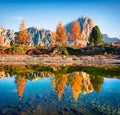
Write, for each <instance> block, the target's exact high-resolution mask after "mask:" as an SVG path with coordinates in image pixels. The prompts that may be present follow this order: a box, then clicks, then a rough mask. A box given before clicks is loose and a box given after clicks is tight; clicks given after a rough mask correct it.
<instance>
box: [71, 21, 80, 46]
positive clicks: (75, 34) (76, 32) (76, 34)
mask: <svg viewBox="0 0 120 115" xmlns="http://www.w3.org/2000/svg"><path fill="white" fill-rule="evenodd" d="M80 29H81V28H80V25H79V23H78V21H77V20H75V21H74V22H73V25H72V28H71V36H70V38H71V40H72V41H75V45H76V44H77V40H81V39H82V34H81V30H80Z"/></svg>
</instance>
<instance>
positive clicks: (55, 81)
mask: <svg viewBox="0 0 120 115" xmlns="http://www.w3.org/2000/svg"><path fill="white" fill-rule="evenodd" d="M66 83H67V76H66V75H65V74H63V75H59V76H57V77H53V78H52V86H53V87H54V88H56V92H57V94H58V99H59V100H60V99H61V96H62V94H63V92H64V89H65V86H66Z"/></svg>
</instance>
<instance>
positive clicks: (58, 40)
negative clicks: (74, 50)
mask: <svg viewBox="0 0 120 115" xmlns="http://www.w3.org/2000/svg"><path fill="white" fill-rule="evenodd" d="M19 30H20V31H19V32H18V33H17V40H16V41H14V40H12V41H11V43H10V45H11V46H14V45H15V42H16V43H17V44H21V45H29V44H30V39H29V37H30V36H29V33H28V30H27V28H26V24H25V20H22V23H21V25H20V29H19ZM68 38H69V39H70V41H71V42H73V43H74V46H76V47H80V45H81V44H80V41H81V40H82V38H83V36H82V32H81V27H80V24H79V22H78V21H77V20H75V21H74V22H73V24H72V27H71V33H70V35H67V33H66V30H65V28H64V26H63V24H62V22H61V21H60V22H59V24H58V26H57V28H56V32H52V39H51V41H52V44H53V45H61V46H67V45H68ZM88 39H89V43H88V45H91V46H96V45H98V44H102V43H103V39H102V34H101V32H100V29H99V27H98V26H95V27H93V29H92V32H91V34H90V37H89V38H88ZM3 42H4V41H3V37H2V36H1V35H0V45H1V44H3Z"/></svg>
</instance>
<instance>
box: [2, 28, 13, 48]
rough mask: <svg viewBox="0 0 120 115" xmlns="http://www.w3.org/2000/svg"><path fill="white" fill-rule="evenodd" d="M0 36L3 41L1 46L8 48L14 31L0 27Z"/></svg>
mask: <svg viewBox="0 0 120 115" xmlns="http://www.w3.org/2000/svg"><path fill="white" fill-rule="evenodd" d="M0 36H1V38H2V39H3V42H2V44H1V46H10V42H11V40H12V39H14V36H15V34H14V30H10V29H9V30H7V29H4V28H2V27H0Z"/></svg>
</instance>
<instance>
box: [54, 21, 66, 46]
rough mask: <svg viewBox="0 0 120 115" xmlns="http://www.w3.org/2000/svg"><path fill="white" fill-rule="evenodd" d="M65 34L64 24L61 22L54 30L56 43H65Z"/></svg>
mask: <svg viewBox="0 0 120 115" xmlns="http://www.w3.org/2000/svg"><path fill="white" fill-rule="evenodd" d="M67 39H68V37H67V34H66V30H65V28H64V26H63V25H62V22H60V23H59V24H58V27H57V30H56V39H55V42H56V44H60V45H67Z"/></svg>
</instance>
